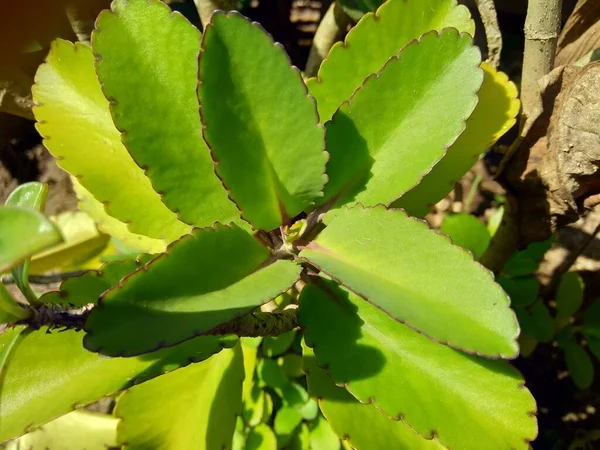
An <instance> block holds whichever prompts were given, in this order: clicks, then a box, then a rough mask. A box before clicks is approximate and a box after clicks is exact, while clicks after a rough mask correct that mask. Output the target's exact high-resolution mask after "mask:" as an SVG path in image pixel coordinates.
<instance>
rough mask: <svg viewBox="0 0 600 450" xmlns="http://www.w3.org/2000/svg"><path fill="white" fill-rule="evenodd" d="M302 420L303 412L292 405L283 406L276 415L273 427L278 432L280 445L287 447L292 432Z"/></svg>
mask: <svg viewBox="0 0 600 450" xmlns="http://www.w3.org/2000/svg"><path fill="white" fill-rule="evenodd" d="M300 422H302V414H300V411H298V410H297V409H295V408H292V407H291V406H283V407H282V408H281V409H280V410H279V411H277V414H276V415H275V421H274V423H273V429H274V430H275V433H276V434H277V442H278V444H279V447H285V444H286V443H287V442H289V440H290V438H291V437H292V433H293V432H294V430H295V429H296V427H297V426H298V425H300Z"/></svg>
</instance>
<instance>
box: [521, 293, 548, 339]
mask: <svg viewBox="0 0 600 450" xmlns="http://www.w3.org/2000/svg"><path fill="white" fill-rule="evenodd" d="M515 312H516V313H517V317H518V319H519V325H521V328H522V329H523V332H524V333H528V334H530V335H531V336H533V337H534V338H536V339H537V340H538V341H541V342H550V341H551V340H552V338H553V337H554V332H555V329H554V321H553V320H552V316H551V315H550V311H548V308H547V307H546V305H544V302H543V301H541V300H538V301H536V302H535V303H534V304H533V305H532V306H530V307H528V308H515Z"/></svg>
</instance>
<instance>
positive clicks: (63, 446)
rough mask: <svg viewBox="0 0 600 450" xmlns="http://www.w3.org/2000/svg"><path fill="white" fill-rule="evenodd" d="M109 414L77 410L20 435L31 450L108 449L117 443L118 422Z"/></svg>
mask: <svg viewBox="0 0 600 450" xmlns="http://www.w3.org/2000/svg"><path fill="white" fill-rule="evenodd" d="M118 422H119V421H118V420H117V419H115V418H114V417H112V416H108V415H106V414H98V413H94V412H89V411H73V412H71V413H69V414H66V415H64V416H62V417H59V418H58V419H55V420H53V421H52V422H48V423H47V424H46V425H44V426H42V427H41V428H38V429H36V430H34V431H32V432H31V433H28V434H26V435H25V436H22V437H21V438H19V440H18V443H19V446H22V448H24V449H28V450H46V449H60V450H81V449H82V448H85V449H86V450H106V448H108V447H114V446H116V445H117V423H118Z"/></svg>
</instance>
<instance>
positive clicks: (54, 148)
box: [33, 39, 189, 241]
mask: <svg viewBox="0 0 600 450" xmlns="http://www.w3.org/2000/svg"><path fill="white" fill-rule="evenodd" d="M119 47H122V45H120V46H119ZM136 69H139V67H138V68H136ZM120 73H121V72H120ZM121 74H122V73H121ZM33 98H34V100H35V101H36V102H37V103H38V106H35V107H34V108H33V112H34V115H35V117H36V120H37V122H38V123H37V124H36V127H37V129H38V131H39V132H40V134H41V135H42V137H43V138H44V146H45V147H46V148H48V150H50V152H51V153H52V154H53V155H54V156H55V157H56V158H57V163H58V165H59V166H60V167H61V168H62V169H64V170H66V171H67V172H69V173H70V174H71V175H73V176H74V177H76V178H77V179H78V180H79V182H80V183H81V184H82V185H83V186H84V187H85V188H86V189H87V190H88V191H89V192H91V193H92V195H93V196H94V197H95V198H97V199H98V201H100V202H102V203H103V204H104V205H106V208H107V211H108V213H109V214H110V215H111V216H114V217H116V218H118V219H119V220H120V221H122V222H127V223H129V227H130V229H131V230H132V231H133V232H135V233H139V234H145V235H148V236H152V237H155V238H163V237H164V238H166V239H167V240H168V241H172V240H174V239H177V238H178V237H179V236H181V235H182V234H184V233H186V231H187V230H188V229H189V227H188V226H186V225H185V224H183V223H181V222H179V221H178V220H177V217H176V216H175V214H173V213H172V212H171V211H169V209H168V208H167V207H166V206H165V205H164V204H163V203H162V202H161V200H160V196H159V195H158V194H157V193H156V192H154V190H153V189H152V186H151V185H150V181H149V180H148V179H147V178H146V176H145V175H144V172H143V170H142V169H140V168H139V167H138V166H137V165H136V163H135V162H134V161H133V159H132V158H131V156H130V155H129V153H128V152H127V150H126V149H125V147H124V146H123V144H122V143H121V135H120V133H119V132H118V131H117V129H116V128H115V125H114V124H113V119H112V117H111V114H110V110H109V102H108V100H106V98H105V97H104V95H103V93H102V90H101V86H100V82H99V81H98V78H97V76H96V72H95V71H94V56H93V55H92V52H91V50H90V48H89V47H88V46H87V45H84V44H80V43H77V44H72V43H70V42H68V41H63V40H61V39H58V40H56V41H54V42H53V43H52V46H51V49H50V53H49V54H48V57H47V59H46V63H45V64H42V65H41V66H40V67H39V69H38V71H37V74H36V84H35V85H34V87H33ZM145 116H146V115H144V117H145ZM82 143H85V145H82Z"/></svg>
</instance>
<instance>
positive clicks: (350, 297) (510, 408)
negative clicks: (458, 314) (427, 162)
mask: <svg viewBox="0 0 600 450" xmlns="http://www.w3.org/2000/svg"><path fill="white" fill-rule="evenodd" d="M318 282H319V285H320V286H323V288H319V287H316V286H315V285H313V284H309V285H307V286H306V287H305V288H304V289H303V291H302V294H301V297H300V305H301V306H300V324H301V326H302V328H303V329H304V333H305V339H306V344H307V345H308V346H309V347H312V348H313V349H314V352H315V355H316V359H317V364H318V365H319V367H326V371H327V373H328V375H329V376H330V377H331V378H332V380H333V381H334V382H335V383H336V384H338V385H343V386H345V388H346V389H347V390H348V392H350V393H351V394H352V395H353V396H354V397H355V398H357V399H358V400H359V401H361V402H363V403H373V404H374V406H375V407H377V408H378V409H380V410H381V411H382V412H383V413H384V414H385V415H387V416H388V417H392V418H394V419H402V420H403V421H404V422H405V423H406V424H407V425H408V426H410V427H411V428H412V429H413V430H415V431H416V432H417V433H419V434H420V435H421V436H424V437H425V438H426V439H431V438H433V437H434V436H435V437H436V439H437V440H438V441H439V442H440V443H441V444H442V445H445V446H447V447H449V448H480V447H481V443H482V442H485V443H486V450H495V449H498V450H500V449H502V450H504V449H507V448H512V449H519V450H524V449H526V448H527V447H528V442H529V441H532V440H533V439H535V437H536V434H537V424H536V419H535V416H534V414H533V413H534V412H535V409H536V407H535V401H534V399H533V397H532V396H531V394H530V393H529V391H528V390H527V389H525V388H524V386H523V380H522V378H521V377H520V375H519V374H518V372H517V371H515V370H514V369H513V368H512V367H510V366H509V365H508V364H507V363H506V362H505V361H497V360H487V359H482V358H478V357H475V356H471V355H466V354H464V353H462V352H459V351H456V350H454V349H451V348H449V347H447V346H445V345H441V344H439V343H436V342H433V341H432V340H431V339H428V338H427V337H425V336H423V335H422V334H419V333H417V332H416V331H414V330H411V329H410V328H408V327H407V326H405V325H403V324H401V323H398V322H397V321H395V320H394V319H392V318H391V317H389V316H388V315H387V314H385V313H384V312H383V311H381V310H380V309H378V308H376V307H375V306H373V305H371V304H369V303H367V302H365V301H364V300H363V299H361V298H360V297H358V296H356V295H354V294H352V293H350V292H348V291H346V290H345V289H343V288H341V287H339V286H336V284H335V283H333V282H328V281H325V280H323V279H319V281H318ZM357 361H360V364H357ZM390 386H393V389H391V388H390ZM465 423H468V424H469V432H468V433H465V432H464V428H463V427H462V426H461V424H465Z"/></svg>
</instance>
